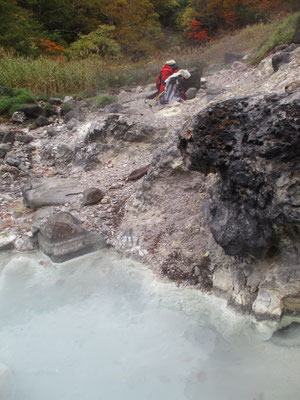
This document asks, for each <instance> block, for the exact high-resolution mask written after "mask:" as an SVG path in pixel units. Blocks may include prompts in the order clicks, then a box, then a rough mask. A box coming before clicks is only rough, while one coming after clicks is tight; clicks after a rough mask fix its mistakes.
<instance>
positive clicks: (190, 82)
mask: <svg viewBox="0 0 300 400" xmlns="http://www.w3.org/2000/svg"><path fill="white" fill-rule="evenodd" d="M189 73H190V74H191V76H190V77H189V79H183V81H182V86H183V89H184V91H185V92H187V91H188V89H190V88H195V89H197V90H199V89H200V87H201V77H202V70H201V69H200V68H190V69H189Z"/></svg>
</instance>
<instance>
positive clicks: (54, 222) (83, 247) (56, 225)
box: [38, 212, 107, 262]
mask: <svg viewBox="0 0 300 400" xmlns="http://www.w3.org/2000/svg"><path fill="white" fill-rule="evenodd" d="M38 242H39V247H40V249H41V251H42V252H44V253H45V254H47V255H48V256H49V257H50V258H51V260H52V261H54V262H64V261H67V260H70V259H72V258H75V257H79V256H81V255H83V254H87V253H90V252H93V251H96V250H99V249H103V248H105V247H107V244H106V240H105V238H104V237H103V236H102V235H101V234H99V233H94V232H89V231H86V230H85V229H83V228H82V227H81V222H80V221H79V220H78V219H76V218H75V217H74V216H73V215H72V214H70V213H67V212H60V213H58V214H55V215H54V216H52V217H51V218H49V219H48V220H47V221H46V222H45V223H44V224H43V225H42V226H41V227H40V231H39V233H38Z"/></svg>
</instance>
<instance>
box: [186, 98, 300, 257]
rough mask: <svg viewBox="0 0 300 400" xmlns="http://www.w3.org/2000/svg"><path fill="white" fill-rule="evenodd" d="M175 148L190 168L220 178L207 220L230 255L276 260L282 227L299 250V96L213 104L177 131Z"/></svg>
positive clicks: (281, 240) (283, 240) (213, 191)
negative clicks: (188, 126)
mask: <svg viewBox="0 0 300 400" xmlns="http://www.w3.org/2000/svg"><path fill="white" fill-rule="evenodd" d="M179 148H180V150H181V152H182V155H183V157H184V160H185V163H186V164H187V166H188V168H189V169H191V170H196V171H200V172H202V173H205V174H207V173H210V172H215V173H218V174H219V176H220V179H219V183H218V184H217V185H215V186H214V187H212V188H211V199H212V202H211V203H210V204H209V205H208V206H207V207H206V215H207V221H208V223H209V225H210V229H211V232H212V234H213V237H214V239H215V240H216V242H217V243H218V244H219V245H220V246H222V247H223V248H224V250H225V252H226V253H227V254H228V255H242V256H243V255H248V254H253V255H257V256H260V257H262V256H265V255H266V256H267V255H268V254H269V255H271V253H272V254H274V253H276V251H278V250H280V249H282V248H283V247H284V245H283V243H284V242H286V237H284V236H286V235H285V233H284V232H286V231H287V230H289V229H287V227H290V229H292V230H293V232H294V233H295V234H294V236H293V235H292V236H293V238H291V235H289V240H290V241H292V242H294V244H295V243H296V244H295V245H296V246H297V243H298V244H299V242H300V238H299V227H300V189H299V188H300V182H299V180H300V165H299V159H300V99H299V92H298V93H297V92H295V93H293V94H290V95H281V96H276V95H273V96H268V97H265V98H262V97H252V98H250V97H249V98H243V99H233V100H227V101H224V102H220V103H217V104H215V105H213V106H211V107H210V108H208V109H207V110H205V111H203V112H201V113H200V114H198V116H197V117H195V120H194V123H193V124H192V128H190V129H188V128H185V129H183V130H182V132H181V134H180V141H179ZM297 232H298V233H297Z"/></svg>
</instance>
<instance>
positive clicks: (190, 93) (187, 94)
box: [185, 88, 198, 100]
mask: <svg viewBox="0 0 300 400" xmlns="http://www.w3.org/2000/svg"><path fill="white" fill-rule="evenodd" d="M197 92H198V89H196V88H189V89H188V90H187V91H186V92H185V97H186V99H187V100H191V99H194V98H195V97H196V94H197Z"/></svg>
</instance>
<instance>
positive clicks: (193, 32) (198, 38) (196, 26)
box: [188, 19, 209, 44]
mask: <svg viewBox="0 0 300 400" xmlns="http://www.w3.org/2000/svg"><path fill="white" fill-rule="evenodd" d="M188 37H189V39H192V40H193V41H194V42H195V43H197V44H203V43H204V42H205V41H207V40H208V39H209V36H208V35H207V32H206V30H205V29H203V28H202V26H201V23H200V22H199V21H196V20H195V19H193V20H192V21H191V23H190V26H189V35H188Z"/></svg>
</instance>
